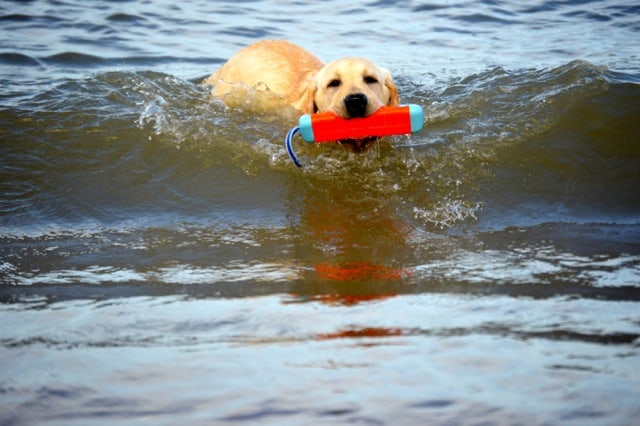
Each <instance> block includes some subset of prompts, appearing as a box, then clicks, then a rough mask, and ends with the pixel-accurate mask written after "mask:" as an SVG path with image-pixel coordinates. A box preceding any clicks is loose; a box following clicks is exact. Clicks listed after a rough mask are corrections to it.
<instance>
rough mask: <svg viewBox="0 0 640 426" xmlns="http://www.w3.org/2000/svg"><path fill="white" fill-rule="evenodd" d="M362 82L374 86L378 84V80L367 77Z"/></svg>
mask: <svg viewBox="0 0 640 426" xmlns="http://www.w3.org/2000/svg"><path fill="white" fill-rule="evenodd" d="M364 82H365V83H367V84H376V83H377V82H378V79H377V78H375V77H372V76H370V75H368V76H366V77H365V78H364Z"/></svg>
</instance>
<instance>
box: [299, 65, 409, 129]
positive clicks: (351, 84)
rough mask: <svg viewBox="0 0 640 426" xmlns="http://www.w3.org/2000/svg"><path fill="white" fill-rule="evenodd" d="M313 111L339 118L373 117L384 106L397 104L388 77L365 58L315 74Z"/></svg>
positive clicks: (393, 88) (391, 81) (395, 95)
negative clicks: (327, 113)
mask: <svg viewBox="0 0 640 426" xmlns="http://www.w3.org/2000/svg"><path fill="white" fill-rule="evenodd" d="M311 90H312V92H313V100H312V102H313V107H312V110H313V112H324V111H331V112H333V113H334V114H336V115H338V116H339V117H343V118H357V117H366V116H368V115H371V114H373V113H374V112H376V111H377V110H378V108H380V107H381V106H384V105H398V103H399V100H398V89H397V88H396V86H395V84H394V83H393V80H392V79H391V74H390V73H389V71H387V70H386V69H384V68H382V67H379V66H377V65H376V64H374V63H373V62H371V61H369V60H368V59H362V58H344V59H339V60H337V61H333V62H330V63H329V64H327V65H325V66H324V67H322V68H321V69H320V71H318V74H317V75H316V76H315V79H314V81H313V83H312V87H311Z"/></svg>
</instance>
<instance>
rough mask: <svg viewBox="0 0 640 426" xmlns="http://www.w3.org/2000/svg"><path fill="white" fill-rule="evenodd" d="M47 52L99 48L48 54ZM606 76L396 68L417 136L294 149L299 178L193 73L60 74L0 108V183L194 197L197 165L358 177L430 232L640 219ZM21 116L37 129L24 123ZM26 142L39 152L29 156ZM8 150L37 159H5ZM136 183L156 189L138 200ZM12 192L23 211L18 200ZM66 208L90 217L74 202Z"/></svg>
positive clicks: (272, 139)
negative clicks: (428, 79)
mask: <svg viewBox="0 0 640 426" xmlns="http://www.w3.org/2000/svg"><path fill="white" fill-rule="evenodd" d="M55 60H65V61H66V60H69V61H78V62H80V63H86V62H91V61H94V60H97V61H100V60H101V59H100V58H96V57H93V56H87V55H81V56H78V55H76V54H62V55H59V56H57V59H55ZM620 79H621V75H620V74H614V73H610V72H609V71H608V70H607V69H605V68H602V67H597V66H594V65H591V64H589V63H587V62H582V61H576V62H572V63H569V64H567V65H565V66H562V67H558V68H554V69H543V70H536V69H524V70H505V69H503V68H493V69H489V70H487V71H486V72H483V73H479V74H473V75H469V76H467V77H464V78H461V79H456V80H452V81H448V82H434V83H433V84H432V85H431V86H429V87H426V86H418V85H416V84H415V83H414V82H411V81H410V76H400V78H399V85H400V89H401V92H402V94H403V96H402V101H403V102H407V103H408V102H411V103H418V104H421V105H423V106H424V108H425V112H426V119H425V121H426V122H425V129H424V130H423V132H422V133H420V134H418V135H414V136H412V137H410V138H405V137H398V138H393V139H391V141H390V142H389V143H385V144H381V145H380V146H378V147H376V148H375V149H372V150H370V151H369V152H367V153H366V154H364V155H355V154H349V153H346V152H344V151H342V150H341V149H340V148H337V147H333V146H328V145H325V146H321V147H313V146H300V154H301V156H302V157H303V159H304V160H305V161H306V163H307V167H306V168H305V170H304V171H302V172H301V174H300V171H298V170H296V169H295V168H294V167H292V165H291V163H290V162H289V160H288V157H287V155H286V152H285V150H284V146H283V138H284V134H285V133H286V131H287V130H288V127H289V126H290V123H287V122H282V121H279V120H277V119H272V118H271V117H270V116H269V115H267V114H266V112H264V111H262V112H261V111H257V110H256V109H253V110H252V109H251V108H250V107H248V106H246V105H245V106H242V107H240V108H228V107H227V106H225V105H223V104H222V103H220V102H219V101H217V100H215V99H212V98H211V97H210V96H209V92H208V88H207V87H204V86H201V85H199V84H198V81H196V80H194V81H185V80H182V79H179V78H176V77H172V76H170V75H167V74H163V73H158V72H149V71H145V72H107V73H102V74H97V75H94V76H91V77H88V78H85V79H78V80H70V81H67V82H64V83H62V84H61V85H59V86H57V87H55V88H54V89H52V90H49V91H46V92H44V93H40V94H37V95H36V96H33V97H32V98H31V99H29V100H27V101H26V102H22V103H21V105H20V107H19V108H14V109H11V108H9V109H5V110H4V111H3V112H2V116H1V117H0V118H1V119H2V122H3V127H4V128H6V129H9V130H8V133H7V134H6V135H5V137H6V138H12V137H18V138H19V139H21V140H23V143H22V145H20V146H15V145H13V146H11V147H9V148H5V153H6V155H5V156H4V157H5V158H6V160H5V161H4V163H5V164H7V163H8V162H9V161H11V167H13V168H14V170H16V171H18V173H19V174H18V175H17V176H16V175H13V176H12V177H11V179H8V180H7V181H6V182H7V183H6V184H5V187H7V188H6V189H7V190H8V191H9V193H11V191H14V192H15V193H17V194H20V193H22V194H25V195H24V196H25V197H27V198H26V200H29V194H33V193H36V194H40V195H39V196H42V191H34V190H33V186H36V187H38V186H42V183H38V181H37V180H34V179H37V178H36V176H37V175H38V174H40V173H43V172H44V173H48V174H50V176H54V177H55V180H56V181H58V186H57V187H54V188H51V189H49V190H47V191H45V194H46V195H47V198H50V197H53V198H54V199H55V200H60V201H56V202H55V203H54V205H55V204H60V203H61V206H66V205H68V203H69V202H70V201H72V202H78V201H74V200H77V198H76V197H78V196H79V195H78V194H83V195H84V197H85V199H89V200H91V203H95V204H98V205H100V203H102V202H104V201H101V200H100V199H97V198H96V197H91V196H88V194H86V191H83V190H81V189H78V188H76V189H74V191H73V192H72V193H70V194H69V193H64V192H61V191H60V190H59V189H58V188H67V187H71V188H74V187H75V185H74V182H76V181H78V180H82V181H86V182H87V184H89V185H92V186H93V187H95V188H108V187H109V186H110V185H112V184H113V182H114V181H115V182H118V185H120V186H121V191H123V196H122V197H116V198H115V199H111V200H110V202H112V203H115V206H116V208H123V209H125V211H129V210H130V209H131V206H135V205H136V204H137V200H148V202H150V203H152V204H154V203H157V205H159V206H162V205H164V204H167V203H169V205H171V207H172V208H173V207H174V206H175V203H178V204H180V203H183V202H184V201H187V204H190V205H191V207H194V206H195V205H201V206H202V208H204V205H205V204H206V203H201V202H199V201H197V200H198V198H199V197H200V196H201V195H202V193H204V192H205V191H207V190H208V189H209V188H207V186H206V185H203V183H202V182H201V181H193V179H198V173H200V174H202V173H205V174H206V175H210V176H211V177H212V181H213V182H216V181H218V180H220V179H225V178H224V176H238V175H241V176H244V177H243V178H242V179H238V185H239V187H238V191H246V188H244V187H243V185H245V182H247V180H252V179H254V178H255V177H261V179H265V178H266V177H272V178H271V179H265V180H266V181H269V180H273V179H274V178H275V176H281V175H279V174H277V175H274V174H273V173H274V172H277V173H282V172H284V173H286V174H288V175H291V174H300V176H301V177H302V178H303V181H302V182H306V183H305V185H309V187H310V188H316V187H320V188H324V189H325V190H326V191H327V193H326V194H325V195H327V194H329V195H330V196H338V197H341V195H340V194H342V193H343V192H344V191H347V190H349V188H360V191H361V192H360V193H361V196H360V197H356V198H357V199H355V200H353V201H354V202H359V203H361V202H363V200H368V201H371V200H375V202H374V203H373V205H377V207H373V208H378V209H386V208H388V207H389V205H390V203H396V202H398V200H408V199H411V200H414V201H413V202H412V203H408V204H407V203H406V201H402V203H403V204H405V205H406V213H404V214H406V215H408V216H410V217H412V218H413V219H414V220H418V221H423V222H424V223H426V224H430V225H428V226H435V227H436V228H438V227H444V228H450V227H451V226H455V225H456V224H458V223H464V222H467V221H471V222H476V221H478V220H480V221H482V220H485V221H486V222H487V223H490V222H492V223H502V222H504V221H514V220H515V222H514V223H512V224H517V225H522V224H525V223H530V222H533V223H542V222H549V221H556V220H567V219H568V220H571V221H575V222H612V223H616V222H623V223H629V222H634V221H638V220H640V218H638V216H637V212H638V211H640V193H639V190H638V189H637V186H636V182H638V181H640V180H639V178H640V171H639V167H638V158H640V145H639V144H638V143H637V135H638V134H640V127H639V124H638V123H637V120H636V117H638V115H639V114H640V107H639V105H640V102H639V101H638V100H639V99H640V86H639V85H638V84H636V83H633V82H624V81H620ZM25 120H32V121H34V122H36V123H37V125H36V126H35V127H32V128H31V129H26V128H25V127H24V125H23V123H25V122H26V121H25ZM105 141H108V143H105ZM36 146H37V147H39V148H38V149H37V150H36V151H33V149H35V147H36ZM61 147H64V149H60V148H61ZM32 152H38V153H39V154H38V156H37V158H36V159H35V163H34V161H33V160H34V159H33V154H32ZM70 153H71V154H72V155H69V154H70ZM24 162H31V163H33V164H36V165H37V164H39V163H41V164H44V163H46V164H48V165H49V166H48V167H45V168H44V169H42V168H41V166H35V167H33V166H29V167H24V168H21V166H19V165H20V164H23V163H24ZM141 165H145V166H144V167H143V168H142V169H141ZM54 167H55V169H54ZM185 167H188V168H190V169H191V170H200V172H190V171H187V169H185ZM89 169H92V170H103V171H104V173H102V174H95V173H90V172H89V171H88V170H89ZM21 173H23V174H22V175H21ZM111 173H116V176H118V177H116V178H115V180H114V178H113V177H111V176H112V175H111ZM136 176H138V178H136ZM153 176H156V177H155V178H154V177H153ZM159 177H160V178H159ZM140 178H142V180H140ZM275 180H276V181H279V180H280V179H279V178H275ZM278 184H281V182H280V183H278ZM166 185H169V186H170V187H171V188H170V190H169V191H167V187H166ZM28 188H32V189H28ZM197 188H200V189H197ZM41 189H42V188H41ZM194 189H195V190H196V191H197V192H196V193H194V192H193V190H194ZM142 192H147V193H148V192H151V193H158V194H163V196H162V197H161V198H159V199H157V200H154V197H153V196H140V195H141V194H142ZM213 192H214V193H216V191H213ZM250 193H251V192H250ZM331 194H337V195H331ZM218 195H219V194H218ZM69 197H71V198H69ZM130 197H133V199H130ZM181 198H182V199H183V200H182V201H180V199H181ZM360 198H361V200H359V199H360ZM205 199H206V200H211V199H212V197H211V196H206V197H205ZM152 200H154V201H152ZM188 200H189V201H188ZM31 201H32V202H33V201H35V200H31ZM368 201H367V202H368ZM24 202H26V203H27V204H25V205H24V210H25V211H29V210H32V207H33V206H30V205H29V204H28V202H27V201H24ZM231 204H232V205H233V204H242V203H238V201H237V200H236V201H235V202H234V201H232V202H231ZM82 205H83V206H84V207H83V208H84V209H88V210H89V211H88V214H89V215H92V214H94V213H92V212H91V210H94V208H89V206H88V204H87V202H83V203H82ZM140 208H145V207H143V206H141V207H140ZM161 209H162V207H160V210H161ZM56 210H57V209H54V210H53V211H56ZM11 211H15V205H14V206H12V207H11ZM57 214H59V215H63V213H62V211H59V213H57ZM518 216H520V217H521V219H517V217H518Z"/></svg>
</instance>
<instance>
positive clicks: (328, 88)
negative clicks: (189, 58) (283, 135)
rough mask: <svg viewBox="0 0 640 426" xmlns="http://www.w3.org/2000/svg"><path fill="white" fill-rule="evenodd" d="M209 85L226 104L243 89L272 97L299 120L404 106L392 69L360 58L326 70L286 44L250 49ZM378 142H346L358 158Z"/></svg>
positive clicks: (211, 78)
mask: <svg viewBox="0 0 640 426" xmlns="http://www.w3.org/2000/svg"><path fill="white" fill-rule="evenodd" d="M204 84H208V85H212V86H214V87H213V90H212V93H213V95H214V96H215V97H219V98H221V99H223V100H225V98H226V96H227V95H228V94H230V93H232V92H233V91H234V90H235V89H236V88H238V87H240V86H243V87H244V88H247V87H249V88H252V89H254V90H260V91H268V92H269V93H271V94H273V95H275V96H277V97H278V98H279V99H280V100H281V101H282V102H283V103H284V104H285V105H288V106H290V107H292V108H293V109H294V110H295V111H296V112H297V113H298V115H301V114H311V113H316V112H324V111H331V112H333V113H334V114H336V115H338V116H340V117H343V118H347V119H349V118H358V117H366V116H369V115H371V114H373V113H374V112H376V111H377V110H378V109H379V108H380V107H382V106H385V105H387V106H397V105H398V104H399V103H400V101H399V97H398V88H397V87H396V85H395V84H394V82H393V79H392V77H391V74H390V72H389V71H388V70H387V69H385V68H382V67H380V66H378V65H376V64H374V63H373V62H372V61H370V60H368V59H364V58H357V57H347V58H343V59H338V60H336V61H332V62H329V63H328V64H324V63H323V62H322V61H321V60H320V59H318V58H317V57H316V56H314V55H313V54H312V53H310V52H308V51H307V50H305V49H303V48H301V47H299V46H297V45H295V44H292V43H289V42H287V41H284V40H263V41H259V42H257V43H254V44H251V45H249V46H247V47H245V48H244V49H242V50H240V51H239V52H238V53H236V54H235V55H234V56H233V57H232V58H231V59H229V60H228V61H227V62H226V63H225V64H224V65H222V67H220V69H218V70H217V71H216V72H214V73H213V74H212V75H211V76H209V77H208V78H207V79H206V80H205V81H204ZM276 113H277V112H276ZM372 142H373V140H372V139H371V138H366V139H362V140H354V139H349V140H347V141H341V143H342V144H343V145H344V146H345V147H347V148H349V149H350V150H352V151H354V152H362V151H364V150H366V149H367V148H368V147H369V146H370V145H371V143H372Z"/></svg>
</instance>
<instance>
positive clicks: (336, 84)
mask: <svg viewBox="0 0 640 426" xmlns="http://www.w3.org/2000/svg"><path fill="white" fill-rule="evenodd" d="M339 86H340V80H338V79H337V78H334V79H333V80H331V81H330V82H329V84H327V87H339Z"/></svg>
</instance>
